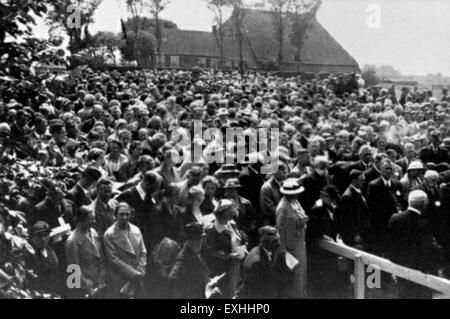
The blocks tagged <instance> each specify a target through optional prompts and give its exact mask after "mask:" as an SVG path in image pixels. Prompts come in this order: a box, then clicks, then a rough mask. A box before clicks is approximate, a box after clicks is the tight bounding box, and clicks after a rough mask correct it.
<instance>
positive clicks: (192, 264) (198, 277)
mask: <svg viewBox="0 0 450 319" xmlns="http://www.w3.org/2000/svg"><path fill="white" fill-rule="evenodd" d="M209 278H210V276H209V269H208V266H207V264H206V261H205V260H204V259H203V257H202V256H201V254H197V253H195V252H193V251H192V250H191V249H190V248H189V247H187V246H184V247H183V249H182V250H181V251H180V253H179V254H178V256H177V260H176V261H175V265H174V266H173V268H172V271H171V272H170V275H169V280H170V283H171V287H172V289H171V290H172V293H171V295H172V298H175V299H205V287H206V285H207V283H208V282H209Z"/></svg>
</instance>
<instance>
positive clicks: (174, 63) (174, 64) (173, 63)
mask: <svg viewBox="0 0 450 319" xmlns="http://www.w3.org/2000/svg"><path fill="white" fill-rule="evenodd" d="M170 67H171V68H174V69H178V68H179V67H180V57H179V56H178V55H172V56H171V57H170Z"/></svg>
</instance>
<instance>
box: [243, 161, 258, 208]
mask: <svg viewBox="0 0 450 319" xmlns="http://www.w3.org/2000/svg"><path fill="white" fill-rule="evenodd" d="M239 182H240V183H241V185H242V187H241V188H240V189H239V195H241V196H242V197H244V198H247V199H248V200H249V201H250V202H251V203H252V205H253V207H254V208H255V209H256V210H257V211H258V212H259V211H260V209H259V199H260V189H261V187H262V186H263V184H264V177H263V176H262V175H260V174H258V173H255V171H253V170H252V169H250V168H249V167H246V168H244V169H243V170H242V171H241V174H240V175H239Z"/></svg>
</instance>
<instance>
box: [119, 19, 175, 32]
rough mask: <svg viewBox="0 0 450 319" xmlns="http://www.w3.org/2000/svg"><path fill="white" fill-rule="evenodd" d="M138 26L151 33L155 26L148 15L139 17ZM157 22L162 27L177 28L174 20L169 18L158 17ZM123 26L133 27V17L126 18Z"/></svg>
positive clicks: (153, 20)
mask: <svg viewBox="0 0 450 319" xmlns="http://www.w3.org/2000/svg"><path fill="white" fill-rule="evenodd" d="M139 20H140V27H139V30H144V31H148V32H152V33H153V29H154V28H155V25H156V23H155V19H152V18H148V17H140V18H139ZM159 23H160V24H161V26H162V28H164V29H178V26H177V25H176V23H175V22H173V21H170V20H166V19H159ZM124 24H125V27H126V28H127V29H132V30H133V29H134V28H133V26H134V21H133V18H130V19H127V20H126V21H125V22H124Z"/></svg>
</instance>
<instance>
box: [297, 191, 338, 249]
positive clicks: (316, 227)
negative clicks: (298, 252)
mask: <svg viewBox="0 0 450 319" xmlns="http://www.w3.org/2000/svg"><path fill="white" fill-rule="evenodd" d="M328 210H330V211H331V212H332V215H333V219H332V218H331V217H330V213H329V211H328ZM341 214H342V213H341V210H340V209H339V208H338V207H337V208H335V209H333V208H332V207H328V206H325V205H324V204H323V202H322V200H318V201H317V202H316V204H315V205H314V207H313V208H312V209H311V210H310V213H309V218H310V220H309V223H308V228H307V230H306V235H307V240H308V242H310V243H313V244H315V242H316V241H317V240H319V239H321V238H322V237H323V235H327V236H328V237H331V238H333V239H336V237H337V235H338V234H340V227H341ZM310 246H311V245H310ZM310 248H312V247H310Z"/></svg>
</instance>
